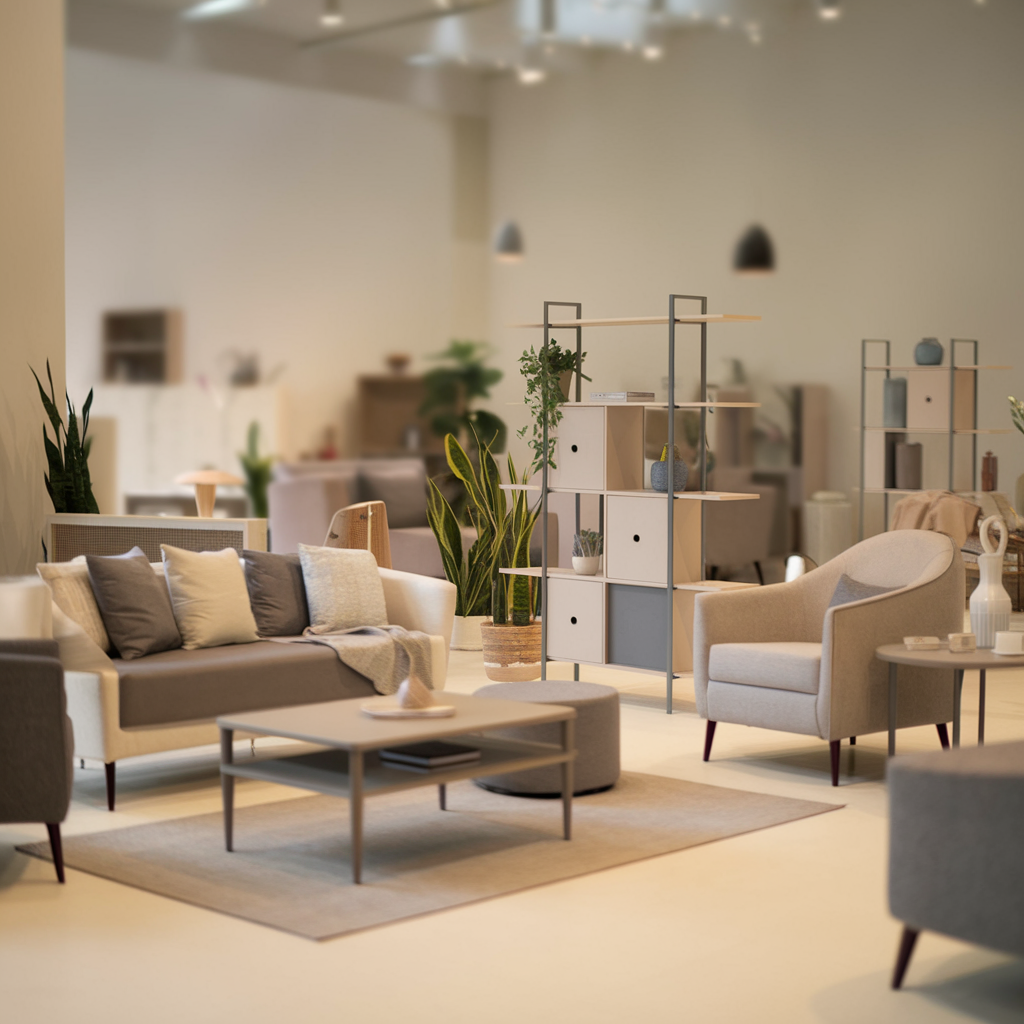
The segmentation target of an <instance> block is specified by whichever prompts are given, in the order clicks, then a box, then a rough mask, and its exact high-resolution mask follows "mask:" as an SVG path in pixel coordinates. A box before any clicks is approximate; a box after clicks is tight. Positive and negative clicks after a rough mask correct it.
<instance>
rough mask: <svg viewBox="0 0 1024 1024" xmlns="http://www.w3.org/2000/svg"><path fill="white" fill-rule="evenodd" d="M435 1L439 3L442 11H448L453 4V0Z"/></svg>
mask: <svg viewBox="0 0 1024 1024" xmlns="http://www.w3.org/2000/svg"><path fill="white" fill-rule="evenodd" d="M434 3H435V4H437V6H438V7H440V8H441V10H442V11H447V10H448V8H449V7H451V5H452V0H434Z"/></svg>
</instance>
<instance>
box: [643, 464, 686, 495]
mask: <svg viewBox="0 0 1024 1024" xmlns="http://www.w3.org/2000/svg"><path fill="white" fill-rule="evenodd" d="M672 465H673V467H674V470H673V474H672V476H673V483H674V485H675V486H674V487H673V488H672V489H673V490H674V491H685V490H686V478H687V477H688V476H689V467H688V466H687V465H686V463H685V462H681V461H679V460H678V459H676V460H675V461H674V462H673V463H672ZM651 487H653V488H654V490H656V491H667V490H668V463H667V462H652V463H651Z"/></svg>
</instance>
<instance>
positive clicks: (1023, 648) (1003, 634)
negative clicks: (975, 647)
mask: <svg viewBox="0 0 1024 1024" xmlns="http://www.w3.org/2000/svg"><path fill="white" fill-rule="evenodd" d="M993 651H994V653H996V654H1016V655H1021V654H1024V633H1018V632H1017V631H1016V630H1000V631H999V632H998V633H996V645H995V647H994V648H993Z"/></svg>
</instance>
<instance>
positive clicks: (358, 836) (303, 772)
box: [221, 729, 575, 884]
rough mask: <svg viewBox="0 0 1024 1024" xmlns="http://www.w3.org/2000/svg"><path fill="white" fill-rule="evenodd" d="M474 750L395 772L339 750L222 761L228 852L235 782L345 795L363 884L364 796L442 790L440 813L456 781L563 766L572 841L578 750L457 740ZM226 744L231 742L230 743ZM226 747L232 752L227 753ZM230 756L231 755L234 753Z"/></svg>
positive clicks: (356, 878)
mask: <svg viewBox="0 0 1024 1024" xmlns="http://www.w3.org/2000/svg"><path fill="white" fill-rule="evenodd" d="M231 733H232V730H228V729H222V730H221V734H222V753H227V752H228V751H230V744H231V739H230V738H229V737H230V735H231ZM225 734H227V736H225ZM453 738H454V739H457V740H458V741H459V742H463V741H464V742H466V743H467V745H469V746H474V747H478V748H479V749H480V751H481V756H480V759H479V760H478V761H471V762H467V763H463V764H457V765H450V766H445V767H441V768H433V769H430V770H427V771H415V770H408V769H404V768H395V767H393V766H392V765H389V764H387V763H385V762H383V761H382V760H381V759H380V756H379V754H377V752H375V751H367V752H362V751H348V750H339V749H336V748H324V749H320V750H314V751H309V750H304V751H303V752H302V753H297V754H290V755H286V756H279V757H272V758H266V759H262V760H256V761H250V762H247V763H244V764H236V763H234V761H233V759H231V760H228V757H225V758H222V762H221V786H222V792H223V798H224V842H225V846H226V848H227V850H228V851H231V850H232V849H233V846H234V841H233V840H234V780H235V779H236V778H239V779H256V780H259V781H262V782H273V783H277V784H279V785H282V786H295V787H296V788H298V789H308V790H312V791H313V792H316V793H323V794H325V795H326V796H337V797H344V798H345V799H347V800H349V801H350V807H351V819H352V880H353V882H355V883H357V884H358V883H359V882H360V880H361V873H362V865H361V861H362V802H363V799H364V798H365V797H368V796H379V795H383V794H386V793H398V792H401V791H402V790H407V789H416V788H419V787H422V786H437V787H438V796H439V804H440V809H441V810H442V811H443V810H445V809H446V801H447V792H446V787H447V785H448V784H449V783H451V782H460V781H462V780H464V779H473V778H476V777H478V776H481V775H502V774H506V773H509V772H518V771H526V770H528V769H531V768H546V767H548V766H549V765H563V766H565V768H566V770H565V771H564V772H563V781H564V783H565V786H566V788H565V789H564V790H563V794H562V805H563V818H562V828H563V836H564V838H565V839H570V838H571V837H572V770H571V766H572V760H573V758H574V757H575V751H574V750H572V749H571V747H570V749H569V750H568V752H567V751H566V750H565V749H563V748H562V747H559V746H555V745H549V744H543V743H527V742H523V741H518V740H506V739H497V738H495V737H492V736H482V735H474V734H462V735H459V736H457V737H453ZM225 741H226V744H225ZM225 745H226V746H227V751H225V749H224V748H225ZM229 756H230V755H229Z"/></svg>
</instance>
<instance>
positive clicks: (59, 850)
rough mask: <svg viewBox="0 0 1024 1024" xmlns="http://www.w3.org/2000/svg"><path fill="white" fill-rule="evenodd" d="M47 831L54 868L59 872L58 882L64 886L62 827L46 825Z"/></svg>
mask: <svg viewBox="0 0 1024 1024" xmlns="http://www.w3.org/2000/svg"><path fill="white" fill-rule="evenodd" d="M46 831H47V832H49V833H50V852H51V853H52V854H53V866H54V868H56V870H57V881H58V882H60V884H61V885H63V884H64V848H63V847H62V846H61V845H60V825H59V824H53V825H51V824H50V823H49V822H47V823H46Z"/></svg>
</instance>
